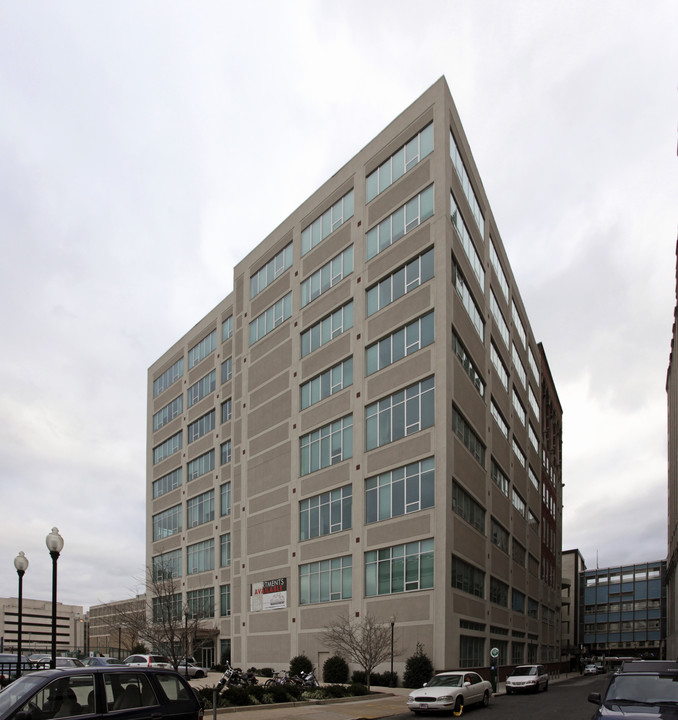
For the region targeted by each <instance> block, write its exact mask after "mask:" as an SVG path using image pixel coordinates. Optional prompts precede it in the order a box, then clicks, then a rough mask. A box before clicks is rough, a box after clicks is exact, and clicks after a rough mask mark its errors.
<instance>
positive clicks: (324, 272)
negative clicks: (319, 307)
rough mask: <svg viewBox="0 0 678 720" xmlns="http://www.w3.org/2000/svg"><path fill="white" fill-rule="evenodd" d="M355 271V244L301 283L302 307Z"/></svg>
mask: <svg viewBox="0 0 678 720" xmlns="http://www.w3.org/2000/svg"><path fill="white" fill-rule="evenodd" d="M352 272H353V245H350V246H349V247H347V248H346V250H344V251H343V252H342V253H339V255H337V257H335V258H333V259H332V260H330V261H329V262H328V263H325V265H323V266H322V267H321V268H320V269H319V270H316V272H314V273H313V275H311V276H310V277H308V278H306V280H304V281H303V282H302V283H301V307H305V306H306V305H308V304H309V303H310V302H312V301H313V300H315V299H316V298H317V297H320V296H321V295H322V294H323V293H324V292H326V291H327V290H329V289H330V288H332V287H334V286H335V285H336V284H337V283H338V282H340V281H341V280H343V279H344V278H345V277H347V276H348V275H350V274H351V273H352Z"/></svg>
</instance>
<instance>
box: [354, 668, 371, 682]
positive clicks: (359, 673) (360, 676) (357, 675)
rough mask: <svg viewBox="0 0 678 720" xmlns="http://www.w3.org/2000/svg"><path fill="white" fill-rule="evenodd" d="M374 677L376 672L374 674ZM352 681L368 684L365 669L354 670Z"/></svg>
mask: <svg viewBox="0 0 678 720" xmlns="http://www.w3.org/2000/svg"><path fill="white" fill-rule="evenodd" d="M372 677H374V674H373V675H372ZM351 682H352V683H360V684H361V685H367V675H366V674H365V671H364V670H354V671H353V672H352V673H351Z"/></svg>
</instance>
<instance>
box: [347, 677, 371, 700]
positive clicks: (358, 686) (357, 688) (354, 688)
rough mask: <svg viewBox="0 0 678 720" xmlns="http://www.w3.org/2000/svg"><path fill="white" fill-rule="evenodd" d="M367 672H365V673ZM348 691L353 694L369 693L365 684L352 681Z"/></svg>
mask: <svg viewBox="0 0 678 720" xmlns="http://www.w3.org/2000/svg"><path fill="white" fill-rule="evenodd" d="M364 674H365V673H363V675H364ZM348 691H349V693H350V694H351V695H356V696H357V695H369V690H368V689H367V687H366V686H365V685H363V684H362V683H358V682H352V683H351V684H350V685H349V687H348Z"/></svg>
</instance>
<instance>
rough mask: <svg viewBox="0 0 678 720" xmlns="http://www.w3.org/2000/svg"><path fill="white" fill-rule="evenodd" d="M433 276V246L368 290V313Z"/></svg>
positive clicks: (384, 305)
mask: <svg viewBox="0 0 678 720" xmlns="http://www.w3.org/2000/svg"><path fill="white" fill-rule="evenodd" d="M432 277H433V248H431V249H430V250H427V251H426V252H425V253H422V254H421V255H418V256H417V257H416V258H414V260H411V261H410V262H408V263H407V264H406V265H403V266H402V267H400V268H398V269H397V270H395V271H393V272H392V273H391V274H390V275H388V276H387V277H385V278H384V279H383V280H380V281H379V282H378V283H376V284H375V285H372V287H371V288H369V289H368V290H367V315H368V316H369V315H373V314H374V313H375V312H377V311H378V310H381V309H382V308H385V307H386V306H387V305H390V304H391V303H392V302H395V301H396V300H398V299H399V298H401V297H402V296H403V295H406V294H407V293H408V292H411V291H412V290H416V289H417V288H418V287H419V286H420V285H422V284H423V283H425V282H427V281H428V280H430V279H431V278H432Z"/></svg>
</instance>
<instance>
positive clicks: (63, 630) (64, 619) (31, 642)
mask: <svg viewBox="0 0 678 720" xmlns="http://www.w3.org/2000/svg"><path fill="white" fill-rule="evenodd" d="M56 615H57V632H56V647H57V655H62V654H64V653H67V652H74V651H80V652H84V650H85V643H86V638H87V630H86V627H87V619H86V616H85V613H84V612H83V608H82V606H80V605H64V604H63V603H60V602H58V603H57V614H56ZM21 628H22V630H21V651H22V653H23V654H24V655H31V654H33V653H41V652H44V653H46V654H50V653H51V651H52V603H51V602H48V601H45V600H30V599H27V598H23V601H22V622H21ZM18 630H19V600H18V598H15V597H14V598H0V651H2V652H16V649H17V643H18Z"/></svg>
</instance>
